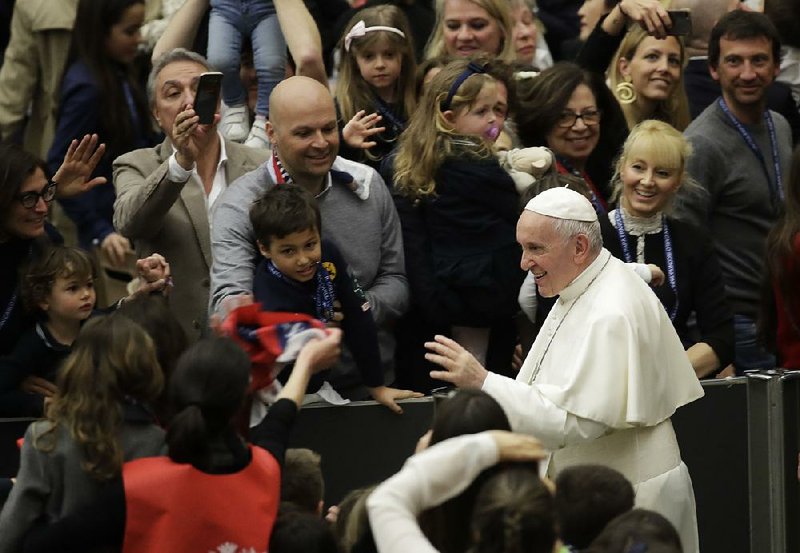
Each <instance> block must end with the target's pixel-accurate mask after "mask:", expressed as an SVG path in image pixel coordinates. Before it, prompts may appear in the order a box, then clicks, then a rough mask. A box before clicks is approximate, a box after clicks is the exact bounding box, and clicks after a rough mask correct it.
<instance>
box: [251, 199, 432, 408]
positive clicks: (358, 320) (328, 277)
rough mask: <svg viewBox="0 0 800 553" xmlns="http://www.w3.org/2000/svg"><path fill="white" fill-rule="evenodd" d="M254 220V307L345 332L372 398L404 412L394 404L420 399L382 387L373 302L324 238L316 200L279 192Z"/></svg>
mask: <svg viewBox="0 0 800 553" xmlns="http://www.w3.org/2000/svg"><path fill="white" fill-rule="evenodd" d="M250 220H251V222H252V224H253V231H254V233H255V237H256V240H257V242H258V249H259V251H260V252H261V255H263V256H264V259H262V260H261V261H260V262H259V263H258V265H257V266H256V272H255V276H254V278H253V296H254V299H255V301H257V302H259V303H261V305H262V307H263V309H264V310H265V311H286V312H293V313H306V314H308V315H311V316H312V317H316V318H317V319H319V320H321V321H323V322H325V323H335V324H338V325H339V326H341V328H342V331H343V334H344V343H345V345H346V346H347V347H348V348H349V349H350V352H351V353H352V355H353V358H354V359H355V362H356V365H357V367H358V370H359V373H360V374H361V378H362V380H363V383H364V385H365V386H367V388H368V389H369V392H370V395H371V396H372V398H373V399H375V401H377V402H378V403H382V404H384V405H386V406H387V407H388V408H390V409H392V410H393V411H395V412H398V413H400V412H402V410H401V409H400V407H399V406H398V405H397V403H395V400H396V399H401V398H404V397H419V396H420V395H421V394H416V393H412V392H408V391H406V390H397V389H395V388H390V387H388V386H384V385H383V372H382V369H381V359H380V353H379V351H378V334H377V327H376V326H375V321H374V320H373V318H372V313H371V312H370V306H369V302H368V301H367V300H366V297H365V296H364V292H363V291H362V290H361V288H360V286H359V285H358V282H357V281H355V279H354V278H353V277H351V275H350V273H349V270H348V266H347V263H346V262H345V260H344V257H343V256H342V254H341V253H340V252H339V250H338V248H336V246H335V245H334V244H333V243H331V242H329V241H327V240H322V238H321V237H320V229H321V228H322V226H321V222H320V214H319V208H318V206H317V202H316V200H315V199H314V197H313V196H312V195H311V194H310V193H309V192H308V191H307V190H305V189H304V188H302V187H300V186H296V185H291V184H282V185H280V186H276V187H274V188H272V189H270V190H268V191H267V192H265V193H264V195H263V196H261V198H259V199H258V200H256V201H255V202H253V205H252V207H251V208H250ZM284 378H286V376H285V375H281V380H283V379H284ZM321 384H322V380H321V379H319V378H316V379H313V380H312V382H311V383H310V384H309V387H308V391H309V392H314V391H316V390H317V389H319V386H320V385H321Z"/></svg>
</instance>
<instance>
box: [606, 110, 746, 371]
mask: <svg viewBox="0 0 800 553" xmlns="http://www.w3.org/2000/svg"><path fill="white" fill-rule="evenodd" d="M690 155H691V147H690V145H689V143H688V142H687V141H686V139H685V138H684V137H683V135H682V134H681V133H680V132H678V131H677V130H676V129H674V128H673V127H670V126H669V125H668V124H666V123H664V122H662V121H656V120H649V121H644V122H642V123H639V124H638V125H636V126H635V127H634V128H633V130H631V134H630V136H629V137H628V140H627V141H626V142H625V145H624V147H623V149H622V154H621V155H620V157H619V160H618V161H617V166H616V169H617V173H616V175H615V178H614V182H613V186H614V197H618V198H619V208H617V209H615V210H613V211H611V212H610V213H609V214H608V221H609V222H610V223H611V225H610V226H609V225H603V229H604V236H603V243H604V245H605V246H606V248H607V249H608V250H609V251H610V252H611V253H612V255H614V256H615V257H618V258H620V259H622V260H623V261H626V262H629V263H631V262H636V263H647V264H649V265H655V266H657V267H658V268H659V269H660V270H661V271H663V273H664V275H665V279H664V280H665V282H664V283H663V284H661V285H659V286H655V287H654V288H653V291H654V292H655V294H656V296H658V298H659V300H661V303H662V304H663V305H664V308H665V309H666V310H667V313H668V314H669V316H670V319H671V320H672V324H673V325H674V327H675V330H676V331H677V332H678V336H680V338H681V341H682V343H683V345H684V347H685V348H687V353H688V355H689V359H690V360H691V362H692V366H693V367H694V369H695V372H696V373H697V375H698V376H699V377H704V376H710V375H712V374H714V373H715V372H717V371H719V370H721V369H722V368H724V367H725V366H726V365H727V364H728V363H729V362H731V360H732V359H733V315H732V313H731V308H730V306H729V305H728V303H727V299H726V296H725V289H724V286H723V283H722V272H721V269H720V266H719V261H718V260H717V256H716V253H715V252H714V250H713V247H712V246H711V241H710V239H709V237H708V235H707V233H705V232H704V231H702V230H701V229H700V228H696V227H694V226H693V225H690V224H688V223H686V222H683V221H680V220H677V219H673V218H672V217H671V216H670V214H671V213H672V204H673V201H674V199H675V195H676V193H677V191H678V189H679V188H681V187H684V188H687V187H688V188H689V190H686V191H684V192H688V194H682V196H681V198H682V201H689V198H693V197H696V194H699V193H702V190H703V189H702V188H701V187H700V185H698V184H697V183H695V182H694V181H693V180H692V179H691V178H690V177H689V176H688V175H687V174H686V172H685V167H686V160H687V159H688V158H689V156H690ZM683 198H686V200H683ZM693 312H694V313H695V314H696V316H697V326H698V329H699V333H700V338H699V340H697V339H693V338H692V337H691V335H690V333H689V329H688V326H687V320H688V318H689V316H690V315H691V314H692V313H693Z"/></svg>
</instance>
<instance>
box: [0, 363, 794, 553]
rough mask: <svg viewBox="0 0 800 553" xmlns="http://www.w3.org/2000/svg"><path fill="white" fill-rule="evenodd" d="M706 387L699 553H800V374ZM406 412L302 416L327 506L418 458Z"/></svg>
mask: <svg viewBox="0 0 800 553" xmlns="http://www.w3.org/2000/svg"><path fill="white" fill-rule="evenodd" d="M703 388H704V390H705V392H706V395H705V397H703V398H702V399H700V400H698V401H695V402H693V403H691V404H689V405H687V406H685V407H683V408H681V409H679V410H678V412H677V413H676V414H675V416H674V417H673V419H672V421H673V425H674V427H675V432H676V434H677V436H678V442H679V443H680V446H681V453H682V456H683V459H684V461H685V462H686V465H687V466H688V467H689V472H690V473H691V475H692V481H693V484H694V490H695V497H696V499H697V515H698V523H699V527H700V550H701V551H702V553H750V552H752V553H797V552H800V524H798V521H800V485H798V451H800V425H799V424H798V421H800V418H799V417H800V373H790V372H782V371H770V372H762V373H755V374H751V375H748V376H747V377H739V378H732V379H727V380H711V381H704V382H703ZM402 405H403V409H404V411H405V412H404V414H403V415H402V416H397V415H394V414H393V413H391V412H390V411H389V410H388V409H386V408H385V407H383V406H381V405H378V404H376V403H374V402H371V401H370V402H354V403H352V404H350V405H346V406H340V407H335V406H308V407H304V408H303V410H302V411H301V412H300V416H299V418H298V421H297V424H296V426H295V428H294V431H293V432H292V437H291V441H290V445H291V447H308V448H311V449H313V450H315V451H317V452H319V453H320V454H321V456H322V470H323V473H324V476H325V486H326V492H325V502H326V503H327V504H334V503H337V502H339V501H340V500H341V499H342V498H343V497H344V495H346V494H347V492H349V491H350V490H352V489H355V488H359V487H363V486H367V485H371V484H375V483H377V482H380V481H381V480H383V479H385V478H386V477H388V476H390V475H392V474H394V473H395V472H396V471H397V470H398V469H399V468H400V466H401V465H402V464H403V462H404V461H405V459H406V458H407V457H408V456H409V455H410V454H411V453H412V452H413V451H414V447H415V445H416V442H417V439H418V438H419V437H420V436H421V435H422V434H423V433H424V432H425V431H426V430H427V429H428V427H429V425H430V421H431V419H432V417H433V412H434V403H433V399H432V398H429V397H428V398H422V399H417V400H408V401H404V402H402ZM30 422H31V421H30V419H0V476H12V475H14V474H15V473H16V470H17V467H18V464H19V451H18V450H17V448H16V443H15V442H16V439H17V438H18V437H20V436H22V434H23V433H24V431H25V428H26V427H27V425H28V424H29V423H30Z"/></svg>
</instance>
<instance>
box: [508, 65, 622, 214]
mask: <svg viewBox="0 0 800 553" xmlns="http://www.w3.org/2000/svg"><path fill="white" fill-rule="evenodd" d="M517 95H518V100H519V109H518V110H517V115H516V122H517V134H518V135H519V138H520V140H521V142H522V144H523V146H525V147H531V146H547V147H548V148H550V149H551V150H552V151H553V154H555V156H556V161H557V162H558V164H557V167H558V170H559V172H561V173H569V174H573V175H575V176H578V177H581V178H582V179H583V180H584V181H586V183H587V185H588V186H589V187H590V188H591V189H592V192H593V195H594V201H593V203H594V205H595V208H596V209H597V210H598V211H605V210H606V209H607V202H606V200H607V199H608V197H609V196H610V191H609V190H608V189H607V188H606V185H607V183H608V182H609V180H610V178H611V171H610V167H611V164H612V160H613V158H614V156H615V155H616V153H617V151H618V150H619V148H620V147H621V145H622V142H623V141H624V139H625V134H626V129H625V125H624V123H623V122H622V113H621V112H620V110H619V106H618V105H617V103H616V102H615V101H614V98H613V97H612V96H611V94H610V92H609V90H608V88H607V87H606V86H605V84H604V83H603V81H602V78H601V77H600V76H599V75H594V74H592V73H590V72H588V71H585V70H583V69H581V68H580V67H578V66H577V65H575V64H572V63H566V62H559V63H556V64H555V65H554V66H553V67H551V68H549V69H546V70H545V71H542V73H541V74H540V75H539V76H538V77H536V78H533V79H528V80H525V81H521V82H520V84H519V87H518V91H517Z"/></svg>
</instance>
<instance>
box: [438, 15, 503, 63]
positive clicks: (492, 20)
mask: <svg viewBox="0 0 800 553" xmlns="http://www.w3.org/2000/svg"><path fill="white" fill-rule="evenodd" d="M512 28H513V22H512V19H511V9H510V8H509V4H508V0H436V23H435V24H434V27H433V34H431V38H430V39H429V40H428V44H427V46H426V47H425V58H426V59H428V58H435V57H438V56H441V55H443V54H447V55H449V56H453V57H459V58H464V57H474V56H476V55H480V54H485V55H487V56H489V57H490V58H495V59H499V60H501V61H504V62H507V63H511V62H513V61H514V59H515V58H516V52H515V50H514V41H513V39H512Z"/></svg>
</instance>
